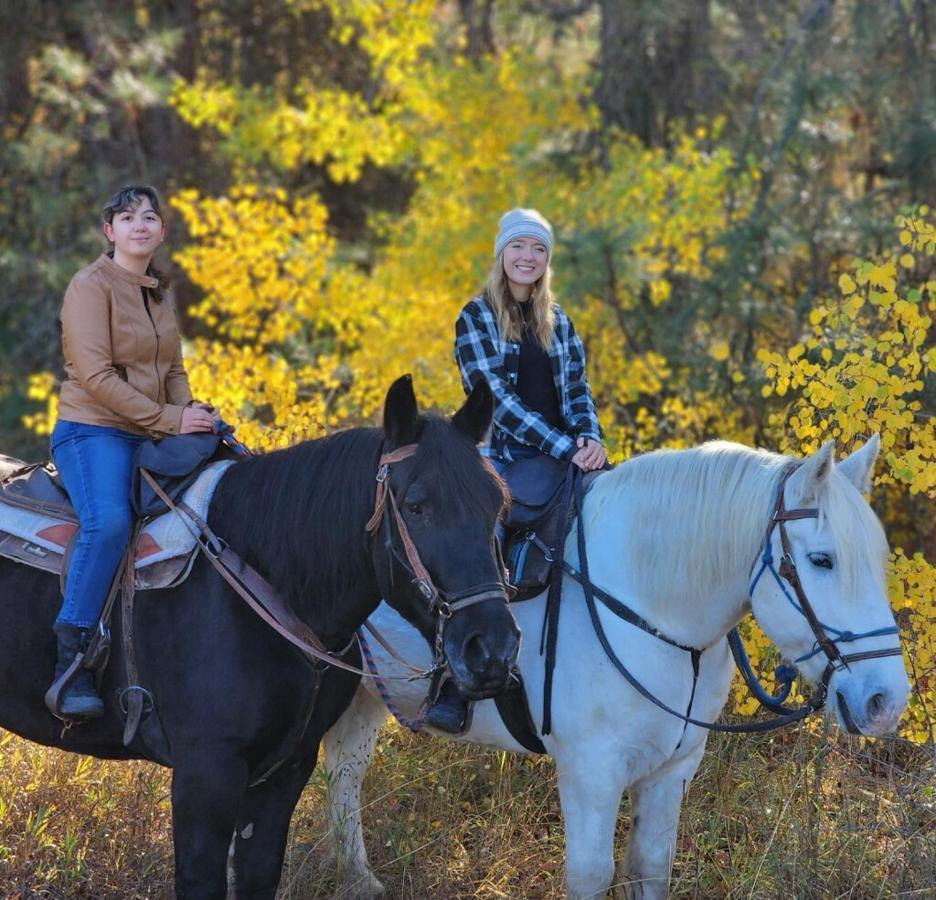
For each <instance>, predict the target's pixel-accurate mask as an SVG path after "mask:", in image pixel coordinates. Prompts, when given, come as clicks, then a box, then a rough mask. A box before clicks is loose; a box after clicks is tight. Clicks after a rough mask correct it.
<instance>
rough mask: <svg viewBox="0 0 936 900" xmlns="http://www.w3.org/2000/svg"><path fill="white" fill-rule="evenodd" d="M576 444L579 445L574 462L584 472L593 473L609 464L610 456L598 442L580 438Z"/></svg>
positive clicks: (573, 458)
mask: <svg viewBox="0 0 936 900" xmlns="http://www.w3.org/2000/svg"><path fill="white" fill-rule="evenodd" d="M576 443H577V444H578V450H576V451H575V456H573V457H572V462H573V463H575V465H577V466H578V467H579V468H580V469H581V470H582V471H583V472H592V471H594V470H596V469H600V468H602V467H603V466H604V465H605V463H607V461H608V454H607V453H605V449H604V447H602V446H601V444H599V443H598V441H593V440H592V439H591V438H585V437H580V438H577V440H576Z"/></svg>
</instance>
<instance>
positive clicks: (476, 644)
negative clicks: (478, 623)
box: [464, 634, 491, 668]
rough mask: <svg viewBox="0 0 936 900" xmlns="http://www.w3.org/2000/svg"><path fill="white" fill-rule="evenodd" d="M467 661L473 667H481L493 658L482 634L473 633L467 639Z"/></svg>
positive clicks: (465, 647)
mask: <svg viewBox="0 0 936 900" xmlns="http://www.w3.org/2000/svg"><path fill="white" fill-rule="evenodd" d="M464 650H465V661H466V662H467V663H468V664H469V665H470V666H472V667H473V668H479V667H481V666H483V665H484V664H485V663H487V662H488V661H489V660H490V658H491V652H490V650H488V647H487V644H486V643H485V642H484V638H483V637H482V636H481V635H480V634H473V635H471V637H469V638H468V639H467V640H466V641H465V646H464Z"/></svg>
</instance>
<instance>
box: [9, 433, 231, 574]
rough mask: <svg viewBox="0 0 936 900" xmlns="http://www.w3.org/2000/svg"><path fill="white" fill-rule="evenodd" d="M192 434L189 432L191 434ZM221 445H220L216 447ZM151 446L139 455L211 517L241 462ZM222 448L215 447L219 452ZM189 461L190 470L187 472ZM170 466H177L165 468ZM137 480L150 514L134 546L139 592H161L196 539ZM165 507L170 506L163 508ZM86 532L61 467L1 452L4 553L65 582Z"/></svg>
mask: <svg viewBox="0 0 936 900" xmlns="http://www.w3.org/2000/svg"><path fill="white" fill-rule="evenodd" d="M184 437H188V436H187V435H186V436H184ZM216 446H217V444H215V447H216ZM149 447H150V444H144V445H142V446H141V451H144V450H146V451H147V453H146V454H144V453H142V452H141V453H140V455H139V457H138V461H143V462H145V463H147V464H149V465H152V466H153V467H154V471H156V472H157V473H158V477H159V480H160V481H161V482H162V483H164V484H167V483H168V484H169V485H170V486H171V487H172V490H171V491H170V495H174V496H175V497H176V498H179V497H181V498H182V499H183V501H184V502H185V503H186V505H187V506H189V507H190V508H192V509H193V510H194V511H195V512H196V513H198V514H199V515H201V516H205V515H206V514H207V510H208V504H209V503H210V501H211V497H212V495H213V494H214V490H215V488H216V487H217V484H218V481H219V480H220V478H221V476H222V475H223V474H224V472H225V471H226V470H227V468H228V466H229V465H230V464H231V462H232V461H233V460H232V459H229V458H224V459H221V460H219V461H216V462H211V463H209V464H208V465H206V466H204V467H203V468H202V467H200V463H201V462H203V461H204V459H203V458H202V459H200V460H199V459H196V456H197V454H194V453H193V452H192V451H191V448H190V449H189V450H188V451H186V452H183V453H182V454H181V455H179V454H176V453H175V452H174V453H173V454H172V459H171V460H169V461H168V462H167V461H166V460H163V462H160V460H159V457H158V456H157V455H155V453H154V451H152V450H149V449H148V448H149ZM215 447H212V448H211V454H214V451H215ZM186 466H188V467H189V470H188V471H186V472H185V473H184V475H183V474H181V472H182V470H183V469H185V467H186ZM166 469H168V470H169V471H168V472H166V471H163V470H166ZM144 488H145V484H144V485H143V486H141V484H140V480H139V479H138V478H137V479H135V481H134V486H133V505H134V508H135V512H136V513H137V514H138V515H141V514H142V515H143V516H150V518H149V519H148V521H147V522H146V523H145V525H144V526H143V527H142V528H141V529H140V530H139V534H138V537H137V541H136V544H135V547H134V557H133V558H134V582H135V589H136V590H153V589H156V588H165V587H172V586H175V585H177V584H180V583H181V582H182V581H184V580H185V578H186V577H187V576H188V574H189V572H190V571H191V567H192V563H193V562H194V557H195V551H196V541H195V538H194V537H193V536H192V534H191V533H190V532H189V530H188V529H186V528H185V526H184V524H183V523H182V522H181V521H179V518H178V516H176V515H174V514H170V515H166V514H160V515H157V513H159V512H160V506H159V505H157V504H155V503H154V502H153V500H152V498H151V497H150V496H149V494H148V493H147V491H148V488H146V489H144ZM162 509H163V510H164V509H165V507H162ZM77 532H78V516H77V515H76V513H75V511H74V509H73V508H72V505H71V501H70V500H69V498H68V493H67V492H66V490H65V486H64V484H63V483H62V480H61V477H60V475H59V473H58V471H57V470H56V468H55V467H54V466H53V465H51V464H46V465H43V464H41V463H33V464H27V463H24V462H23V461H22V460H18V459H15V458H13V457H11V456H5V455H0V556H4V557H6V558H7V559H12V560H14V561H15V562H19V563H23V564H25V565H28V566H32V567H33V568H37V569H42V570H44V571H46V572H50V573H52V574H54V575H58V576H59V578H60V579H62V580H64V576H65V572H66V571H67V569H68V558H69V550H70V547H71V545H72V543H73V541H74V539H75V536H76V535H77Z"/></svg>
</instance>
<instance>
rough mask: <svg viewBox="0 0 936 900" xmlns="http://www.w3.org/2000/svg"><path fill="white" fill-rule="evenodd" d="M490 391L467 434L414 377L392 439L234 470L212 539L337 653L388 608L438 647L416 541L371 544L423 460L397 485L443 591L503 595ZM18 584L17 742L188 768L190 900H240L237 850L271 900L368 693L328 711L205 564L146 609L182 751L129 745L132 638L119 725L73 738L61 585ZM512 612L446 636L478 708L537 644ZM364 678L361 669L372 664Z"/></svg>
mask: <svg viewBox="0 0 936 900" xmlns="http://www.w3.org/2000/svg"><path fill="white" fill-rule="evenodd" d="M481 385H483V382H481V383H480V384H479V388H478V389H476V390H475V391H474V392H472V394H471V396H470V397H469V398H468V399H467V401H466V402H465V405H464V406H463V407H462V408H461V409H460V410H459V411H458V412H457V413H456V414H455V416H453V417H452V419H451V420H448V419H445V418H442V417H439V416H434V415H431V414H430V415H420V414H419V413H418V411H417V407H416V399H415V397H414V395H413V390H412V385H411V382H410V380H409V378H408V377H407V378H402V379H400V380H398V381H397V382H395V383H394V385H393V386H392V387H391V388H390V390H389V392H388V394H387V400H386V405H385V409H384V429H383V431H381V430H380V429H377V428H358V429H351V430H349V431H343V432H339V433H336V434H333V435H331V436H329V437H326V438H323V439H321V440H317V441H309V442H305V443H302V444H298V445H296V446H294V447H291V448H289V449H287V450H281V451H276V452H273V453H269V454H267V455H265V456H259V457H254V458H252V459H249V460H247V461H245V462H241V463H237V464H235V465H234V466H232V467H231V468H230V469H228V471H227V472H226V473H225V474H224V476H223V478H222V479H221V481H220V483H219V486H218V489H217V492H216V494H215V497H214V499H213V500H212V503H211V507H210V512H209V525H210V526H211V528H212V529H213V530H214V531H215V532H216V533H217V534H218V535H219V536H221V537H223V538H225V539H226V540H227V542H228V543H229V544H230V546H231V547H232V548H233V549H234V550H235V551H236V552H238V553H239V554H240V555H241V556H242V557H243V558H244V559H246V561H247V562H248V563H250V564H251V565H252V566H254V568H256V569H257V570H258V571H259V572H260V573H261V575H263V576H264V577H265V578H266V579H267V580H268V581H269V582H270V583H271V584H272V586H273V587H274V588H275V589H276V590H277V591H278V592H279V593H280V595H281V596H282V597H283V598H284V599H285V600H286V601H287V602H288V603H289V604H290V606H291V608H292V610H293V612H294V613H295V614H296V615H297V616H298V617H299V618H300V619H302V621H303V622H304V623H305V624H307V625H308V626H309V627H310V628H312V630H313V631H315V632H316V633H317V634H318V636H319V637H320V638H321V639H322V640H323V642H324V643H325V644H326V645H327V647H329V648H330V649H337V648H342V647H345V646H346V645H347V644H348V643H349V641H350V640H351V638H352V635H353V634H354V631H355V629H357V628H358V627H359V626H360V625H361V624H362V623H363V622H364V620H365V619H366V618H367V616H368V615H369V614H370V613H371V612H372V611H373V610H374V609H375V607H376V606H377V603H378V601H379V599H380V597H381V596H383V597H386V599H387V600H388V602H390V603H391V605H393V606H394V607H395V608H397V609H398V610H399V611H400V612H401V613H402V614H403V615H404V616H406V617H407V618H408V619H409V620H410V621H412V622H413V624H414V625H415V626H416V627H417V628H419V630H420V631H421V632H423V633H424V634H425V636H426V638H427V639H428V640H434V639H435V637H436V634H437V624H438V621H437V615H438V611H436V612H433V611H431V610H430V608H429V605H428V604H427V601H426V598H425V597H424V595H423V594H422V593H421V592H420V591H419V590H418V589H417V587H416V586H415V585H414V580H413V575H412V572H411V571H409V569H408V568H407V566H406V563H405V558H406V557H405V554H404V551H403V549H402V547H401V546H400V533H399V530H398V528H397V526H396V525H392V526H390V530H389V531H384V530H381V531H379V532H378V533H377V535H376V536H375V537H374V538H371V537H370V536H369V535H368V533H367V531H366V529H365V525H366V524H367V522H368V519H369V518H370V517H371V514H372V512H373V510H374V504H375V478H376V474H377V469H378V459H379V456H380V455H381V453H386V452H388V451H390V450H393V449H394V448H398V447H400V446H403V445H406V444H412V443H416V444H418V446H417V448H416V452H415V455H413V456H410V457H409V458H408V459H406V460H404V461H402V462H398V463H395V464H394V465H393V466H392V468H391V470H390V475H389V481H388V483H389V486H390V490H391V491H392V492H393V495H394V498H395V500H396V502H397V506H398V507H399V510H400V513H401V514H402V518H403V521H404V522H405V525H406V528H407V530H408V531H409V533H410V535H411V536H412V540H413V542H414V543H415V545H416V548H417V550H418V554H419V557H420V558H421V560H422V561H423V563H424V564H425V567H426V569H427V570H428V572H429V575H430V577H431V579H432V581H433V582H434V583H435V585H437V586H438V588H439V589H440V591H442V592H443V594H444V595H445V596H462V597H464V596H469V597H470V595H471V593H472V590H473V589H475V588H477V586H479V585H483V586H484V587H487V588H489V587H490V584H491V583H495V584H500V583H501V581H502V573H501V570H500V568H499V566H498V563H497V560H496V555H495V552H494V549H493V548H494V543H493V532H494V525H495V521H496V519H497V516H498V514H499V512H500V510H501V508H502V506H503V503H504V494H503V488H502V485H501V483H500V481H499V480H498V479H497V478H496V476H495V475H494V474H493V472H492V471H491V470H490V469H489V468H488V467H487V466H486V465H485V463H484V461H483V460H482V458H481V456H480V454H479V453H478V450H477V446H476V445H477V443H478V442H479V441H480V440H481V439H482V438H483V436H484V434H485V433H486V431H487V428H488V426H489V424H490V419H491V411H492V399H491V395H490V391H489V390H488V389H487V387H486V386H484V387H481ZM388 505H389V504H388ZM0 585H2V589H0V622H2V623H3V627H2V628H0V727H2V728H6V729H9V730H10V731H13V732H16V733H17V734H19V735H22V736H23V737H25V738H27V739H29V740H32V741H37V742H39V743H42V744H47V745H49V746H53V747H60V748H62V749H65V750H72V751H76V752H79V753H87V754H91V755H93V756H99V757H104V758H113V759H130V758H148V759H155V760H156V761H157V762H162V763H164V764H167V765H171V766H172V769H173V776H172V814H173V839H174V846H175V872H176V892H177V894H178V896H180V897H187V898H196V897H197V898H223V897H225V895H226V892H227V874H226V861H227V857H228V850H229V847H230V845H231V839H232V836H234V854H233V868H234V878H235V890H236V896H237V897H239V898H246V897H250V898H261V897H262V898H272V897H273V896H274V894H275V892H276V887H277V884H278V883H279V878H280V870H281V868H282V862H283V855H284V852H285V846H286V837H287V831H288V826H289V820H290V817H291V815H292V812H293V809H294V807H295V805H296V802H297V801H298V799H299V795H300V793H301V791H302V788H303V787H304V785H305V784H306V782H307V780H308V778H309V775H310V774H311V772H312V769H313V768H314V766H315V762H316V757H317V754H318V747H319V740H320V738H321V736H322V734H323V733H324V732H325V731H326V730H327V729H328V728H329V727H330V726H331V725H332V724H333V723H334V722H335V721H336V720H337V718H338V716H339V715H340V714H341V712H342V711H343V710H344V709H345V707H346V706H347V704H348V703H349V701H350V699H351V697H352V696H353V694H354V690H355V687H356V684H357V680H358V676H356V675H354V674H351V673H348V672H345V671H341V670H339V669H335V668H333V667H329V668H328V669H326V671H325V675H324V677H323V678H322V679H321V680H320V682H319V683H320V687H319V690H318V692H317V694H316V690H315V684H316V668H315V667H314V666H313V664H312V662H310V660H309V658H308V657H306V656H305V655H304V654H303V653H302V652H301V651H299V650H297V649H296V648H294V647H293V646H292V645H291V644H289V643H288V642H287V641H286V640H285V639H284V638H283V637H281V636H280V635H279V634H277V633H276V632H274V631H273V630H272V629H271V628H269V627H268V626H267V625H266V624H264V623H263V622H262V621H261V620H260V619H259V618H258V617H257V615H256V614H255V613H254V612H253V611H251V610H250V609H249V608H248V607H247V606H246V605H245V603H244V602H243V601H242V600H241V599H240V598H239V597H238V596H237V595H236V593H235V592H234V591H233V590H232V589H231V588H230V587H228V586H227V584H225V582H224V581H222V579H221V578H220V576H219V575H218V574H217V573H216V572H215V571H214V569H212V568H211V567H210V565H209V564H208V562H207V561H206V560H205V559H204V557H202V556H199V558H198V560H197V561H196V564H195V566H194V568H193V570H192V573H191V575H190V577H189V578H188V580H187V581H185V582H184V583H183V584H181V585H179V586H178V587H176V588H173V589H168V590H159V591H151V592H143V593H140V594H138V595H137V599H136V604H135V614H134V616H133V619H134V632H135V635H136V641H135V646H136V653H137V657H138V659H137V665H138V671H139V683H140V684H141V685H143V686H144V687H145V688H147V689H148V690H149V692H150V693H151V695H152V698H153V701H154V704H155V709H156V713H157V715H158V719H159V720H160V721H161V724H162V733H163V735H164V736H165V739H166V740H165V742H164V743H163V744H162V752H159V753H155V752H154V751H153V749H152V742H149V743H147V742H146V741H145V740H144V738H142V737H137V738H135V739H134V740H133V741H132V742H131V744H130V745H129V747H125V746H124V745H123V742H122V728H123V724H122V714H121V711H120V702H119V692H120V690H121V688H122V687H123V686H124V681H123V677H122V672H123V670H124V666H123V660H122V658H121V651H120V647H119V644H120V641H119V640H115V641H114V645H115V647H114V654H113V655H114V658H112V659H111V661H110V664H109V666H108V668H107V670H106V671H105V674H104V680H103V684H102V695H103V696H104V698H105V703H106V707H107V709H106V712H105V715H104V716H103V717H102V718H101V719H97V720H94V721H91V722H88V723H86V724H82V725H80V726H77V727H72V728H69V729H66V730H64V731H63V729H62V723H61V722H59V721H58V720H56V719H55V718H53V717H52V716H51V715H50V714H49V712H48V711H47V710H46V708H45V706H44V705H43V692H44V691H45V689H46V687H47V686H48V682H49V678H50V676H51V673H52V669H53V666H54V662H55V644H54V639H53V634H52V622H53V620H54V618H55V615H56V613H57V611H58V607H59V604H60V601H61V598H60V596H59V586H58V583H57V579H55V578H54V577H52V576H50V575H48V574H46V573H44V572H41V571H39V570H36V569H32V568H28V567H25V566H23V565H20V564H17V563H14V562H11V561H9V560H6V559H0ZM505 600H506V597H504V596H501V597H489V598H488V599H480V600H479V602H476V603H471V602H470V601H469V603H468V604H465V605H464V606H462V607H460V608H459V609H458V610H457V611H456V612H454V614H452V615H451V618H450V619H449V620H448V621H446V623H445V628H444V630H443V632H442V634H443V641H442V643H443V645H444V646H443V649H444V653H445V657H446V659H447V662H448V665H449V668H450V672H451V674H452V677H453V678H454V680H455V682H456V683H457V685H458V687H459V689H460V690H461V691H462V693H463V694H465V695H466V696H467V697H480V696H490V695H491V694H492V693H495V692H497V691H499V690H501V689H502V688H503V687H504V686H505V684H506V682H507V679H508V677H509V671H510V669H511V667H512V666H513V664H514V661H515V658H516V654H517V650H518V642H519V632H518V630H517V627H516V624H515V623H514V621H513V617H512V615H511V614H510V612H509V610H508V609H507V606H506V603H505ZM118 605H119V604H118ZM115 614H116V615H115V621H114V622H113V623H112V625H113V631H114V634H115V635H117V634H119V633H120V624H121V623H120V621H119V610H118V609H115ZM347 661H348V662H351V663H353V664H356V665H359V659H358V654H357V650H356V648H355V649H353V650H352V652H351V653H350V654H349V656H348V659H347ZM271 770H272V771H271Z"/></svg>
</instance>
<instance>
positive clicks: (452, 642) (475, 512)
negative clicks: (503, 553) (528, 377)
mask: <svg viewBox="0 0 936 900" xmlns="http://www.w3.org/2000/svg"><path fill="white" fill-rule="evenodd" d="M492 410H493V399H492V396H491V392H490V389H489V388H488V386H487V383H486V382H484V381H483V380H482V381H480V382H479V383H478V385H477V386H476V387H475V389H474V390H473V391H472V392H471V395H470V396H469V397H468V399H467V400H466V401H465V404H464V406H462V408H461V409H460V410H459V411H458V412H457V413H456V414H455V415H454V416H453V417H452V418H451V419H450V420H449V419H445V418H442V417H440V416H433V415H420V414H419V412H418V410H417V406H416V398H415V396H414V394H413V387H412V382H411V380H410V378H409V377H408V376H406V377H404V378H400V379H399V380H397V381H396V382H394V384H393V385H392V386H391V387H390V390H389V391H388V393H387V400H386V404H385V407H384V434H385V443H384V454H385V455H387V454H390V455H392V454H393V452H394V451H399V450H400V449H401V448H407V447H411V446H412V445H415V449H414V452H413V453H412V454H411V455H407V456H404V457H403V458H402V459H399V460H398V461H395V462H392V463H391V465H390V466H389V469H388V472H387V486H388V488H389V490H388V491H387V492H386V499H385V506H386V509H385V511H384V514H383V519H382V523H381V524H379V525H378V524H377V523H376V521H375V522H374V523H373V524H374V527H375V536H374V542H373V546H374V557H375V567H376V571H377V575H378V579H379V582H380V586H381V589H382V591H383V592H384V597H385V599H386V600H387V602H388V603H389V604H390V605H391V606H393V607H394V608H395V609H396V610H397V611H398V612H399V613H400V614H401V615H403V616H404V617H405V618H406V619H408V620H409V621H410V622H411V623H412V624H413V625H414V626H415V627H416V628H418V629H419V631H420V632H421V633H422V634H423V636H424V637H425V638H426V639H427V640H428V641H429V642H430V644H431V645H432V646H434V648H435V649H436V651H437V652H440V651H441V653H442V654H443V655H444V657H445V659H446V661H447V662H448V666H449V670H450V672H451V674H452V677H453V678H454V680H455V683H456V684H457V686H458V688H459V690H460V691H461V693H462V694H463V695H464V696H465V697H466V698H468V699H478V698H481V697H487V696H491V695H492V694H495V693H498V692H500V691H501V690H503V688H504V687H505V686H506V684H507V679H508V678H509V675H510V670H511V668H512V667H513V665H514V663H515V662H516V658H517V652H518V650H519V642H520V632H519V629H518V628H517V625H516V622H515V621H514V618H513V616H512V615H511V613H510V611H509V609H508V608H507V596H506V589H505V586H504V573H503V569H502V567H501V565H500V562H499V557H498V554H497V552H496V543H495V540H494V526H495V523H496V521H497V517H498V516H499V515H500V512H501V510H502V508H503V505H504V498H505V495H504V489H503V485H502V483H501V482H500V480H499V479H498V477H497V476H496V474H495V473H494V471H493V469H491V467H490V466H489V465H488V464H487V463H486V462H485V461H484V460H483V459H482V457H481V455H480V454H479V452H478V448H477V445H478V443H479V442H480V441H481V440H483V438H484V436H485V434H486V433H487V430H488V428H489V426H490V424H491V415H492ZM407 452H408V451H407V450H405V449H404V450H403V451H402V453H403V454H405V453H407ZM397 455H398V456H399V455H400V454H397ZM401 523H402V526H403V527H402V528H401ZM413 551H415V553H414V552H413Z"/></svg>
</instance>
